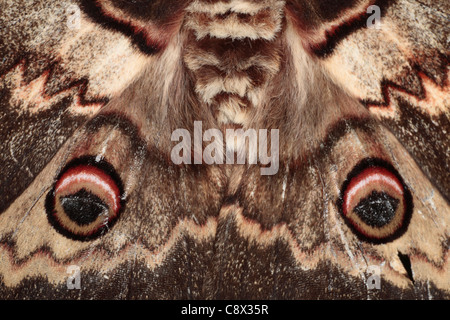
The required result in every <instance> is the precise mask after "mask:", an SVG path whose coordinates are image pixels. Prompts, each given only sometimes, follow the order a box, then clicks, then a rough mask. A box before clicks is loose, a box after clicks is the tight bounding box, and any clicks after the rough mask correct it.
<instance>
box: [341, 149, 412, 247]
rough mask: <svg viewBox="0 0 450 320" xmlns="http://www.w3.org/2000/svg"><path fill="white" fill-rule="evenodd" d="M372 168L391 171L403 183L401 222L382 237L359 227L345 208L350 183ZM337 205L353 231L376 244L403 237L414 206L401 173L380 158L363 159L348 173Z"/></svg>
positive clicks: (362, 238)
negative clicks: (387, 234) (392, 230)
mask: <svg viewBox="0 0 450 320" xmlns="http://www.w3.org/2000/svg"><path fill="white" fill-rule="evenodd" d="M370 168H379V169H380V170H385V171H387V172H389V174H390V175H392V177H395V179H396V180H397V181H398V183H399V185H401V187H402V191H403V204H404V210H403V218H402V221H401V224H400V226H399V227H398V228H397V229H396V230H395V231H394V232H393V233H392V234H390V235H389V236H386V237H382V238H377V237H373V236H372V235H369V234H367V233H366V232H365V231H364V230H361V229H360V228H358V227H357V226H356V224H355V223H353V221H351V219H350V218H348V217H347V213H346V212H345V208H344V203H345V195H346V194H347V190H348V188H349V186H350V184H351V183H352V181H354V179H355V178H357V177H358V176H359V175H360V174H362V173H364V171H365V170H367V169H370ZM336 205H337V207H338V210H339V213H340V214H341V216H342V217H343V220H344V221H345V223H346V225H347V226H348V227H349V228H350V229H351V230H352V231H353V233H354V234H355V235H356V236H357V237H358V238H359V239H360V240H362V241H366V242H370V243H374V244H382V243H388V242H391V241H394V240H395V239H398V238H399V237H401V236H402V235H403V234H404V233H405V232H406V230H407V229H408V226H409V222H410V221H411V217H412V212H413V208H414V205H413V200H412V195H411V192H410V191H409V189H408V187H407V186H406V184H405V182H404V180H403V178H402V177H401V175H400V174H399V173H398V171H397V170H396V169H395V168H394V167H393V166H392V165H391V164H390V163H389V162H387V161H385V160H383V159H379V158H366V159H363V160H362V161H360V162H359V163H358V164H357V165H356V166H355V167H354V168H353V169H352V170H351V172H350V173H349V174H348V175H347V179H346V180H345V181H344V183H343V184H342V187H341V189H340V195H339V198H338V200H337V202H336ZM397 214H398V213H397Z"/></svg>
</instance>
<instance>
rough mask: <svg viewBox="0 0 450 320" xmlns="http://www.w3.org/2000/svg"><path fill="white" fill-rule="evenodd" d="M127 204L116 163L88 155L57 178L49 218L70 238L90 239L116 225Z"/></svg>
mask: <svg viewBox="0 0 450 320" xmlns="http://www.w3.org/2000/svg"><path fill="white" fill-rule="evenodd" d="M124 204H125V202H124V192H123V186H122V182H121V180H120V178H119V175H118V174H117V173H116V171H115V170H114V168H113V166H112V165H110V164H109V163H108V162H106V161H104V160H99V161H96V159H95V157H91V156H86V157H82V158H78V159H75V160H73V161H71V162H70V163H69V164H67V165H66V167H65V168H64V169H63V171H62V172H61V173H60V175H59V176H58V178H57V179H56V183H55V184H54V186H53V188H52V189H51V191H50V192H49V193H48V195H47V198H46V210H47V218H48V221H49V222H50V224H51V225H52V226H53V227H54V228H55V230H56V231H58V232H59V233H61V234H62V235H64V236H66V237H67V238H70V239H73V240H80V241H88V240H93V239H95V238H97V237H99V236H101V235H103V234H105V233H106V232H107V231H108V230H109V229H110V228H111V227H112V226H113V225H114V223H115V222H116V220H117V218H118V217H119V215H120V213H121V211H122V210H123V208H124Z"/></svg>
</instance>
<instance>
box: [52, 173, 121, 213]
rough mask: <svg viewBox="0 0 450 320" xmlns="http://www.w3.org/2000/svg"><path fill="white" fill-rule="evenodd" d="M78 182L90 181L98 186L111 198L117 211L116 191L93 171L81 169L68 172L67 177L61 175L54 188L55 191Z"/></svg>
mask: <svg viewBox="0 0 450 320" xmlns="http://www.w3.org/2000/svg"><path fill="white" fill-rule="evenodd" d="M80 182H88V183H92V184H95V185H96V186H98V187H99V188H100V189H102V191H103V192H104V193H105V194H107V195H108V196H109V197H110V199H111V200H112V204H113V210H114V212H117V210H118V209H119V197H118V195H117V193H116V192H115V191H114V190H113V188H112V187H111V185H110V184H109V183H107V182H105V181H104V180H103V179H101V178H99V177H98V175H96V174H94V173H88V172H85V171H81V172H77V173H73V174H69V175H68V176H67V177H63V179H62V180H60V181H59V182H58V184H57V187H56V189H55V193H58V192H59V191H61V190H64V188H66V187H67V186H68V185H70V184H72V183H80Z"/></svg>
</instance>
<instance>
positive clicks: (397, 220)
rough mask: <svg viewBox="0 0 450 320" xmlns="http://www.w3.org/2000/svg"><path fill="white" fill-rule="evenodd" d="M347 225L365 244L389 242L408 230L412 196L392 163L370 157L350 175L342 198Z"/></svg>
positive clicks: (341, 208) (342, 190) (340, 206)
mask: <svg viewBox="0 0 450 320" xmlns="http://www.w3.org/2000/svg"><path fill="white" fill-rule="evenodd" d="M337 204H338V207H339V211H340V213H341V214H342V216H343V218H344V220H345V221H346V223H347V225H348V226H349V227H350V228H351V229H352V230H353V232H354V233H355V234H356V235H357V236H358V237H359V238H360V239H361V240H364V241H368V242H372V243H386V242H390V241H393V240H395V239H397V238H398V237H400V236H401V235H402V234H403V233H404V232H405V231H406V230H407V228H408V224H409V221H410V220H411V214H412V210H413V202H412V196H411V193H410V192H409V190H408V188H407V186H406V185H405V183H404V182H403V179H402V177H401V176H400V174H399V173H398V172H397V170H395V168H394V167H393V166H392V165H391V164H389V163H388V162H386V161H384V160H381V159H377V158H367V159H364V160H363V161H361V162H360V163H359V164H358V165H357V166H355V168H353V170H352V171H351V172H350V173H349V175H348V176H347V179H346V180H345V182H344V183H343V185H342V187H341V193H340V196H339V199H338V202H337Z"/></svg>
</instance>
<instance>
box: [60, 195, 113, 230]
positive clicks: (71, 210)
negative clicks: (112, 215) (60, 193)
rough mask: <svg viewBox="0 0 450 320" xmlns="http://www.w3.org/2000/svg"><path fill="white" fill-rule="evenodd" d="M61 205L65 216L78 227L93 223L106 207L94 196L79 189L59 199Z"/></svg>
mask: <svg viewBox="0 0 450 320" xmlns="http://www.w3.org/2000/svg"><path fill="white" fill-rule="evenodd" d="M61 205H62V207H63V209H64V212H65V213H66V214H67V216H68V217H69V218H70V220H72V221H73V222H75V223H76V224H78V225H80V226H84V225H88V224H90V223H92V222H94V221H95V220H96V219H97V218H98V216H99V215H100V214H102V213H103V212H105V213H106V212H107V211H108V206H107V205H106V204H105V203H104V202H103V201H102V200H101V199H100V198H99V197H97V196H96V195H94V194H92V193H90V192H89V191H86V190H85V189H81V190H80V191H78V192H77V193H74V194H71V195H68V196H65V197H62V198H61Z"/></svg>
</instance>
